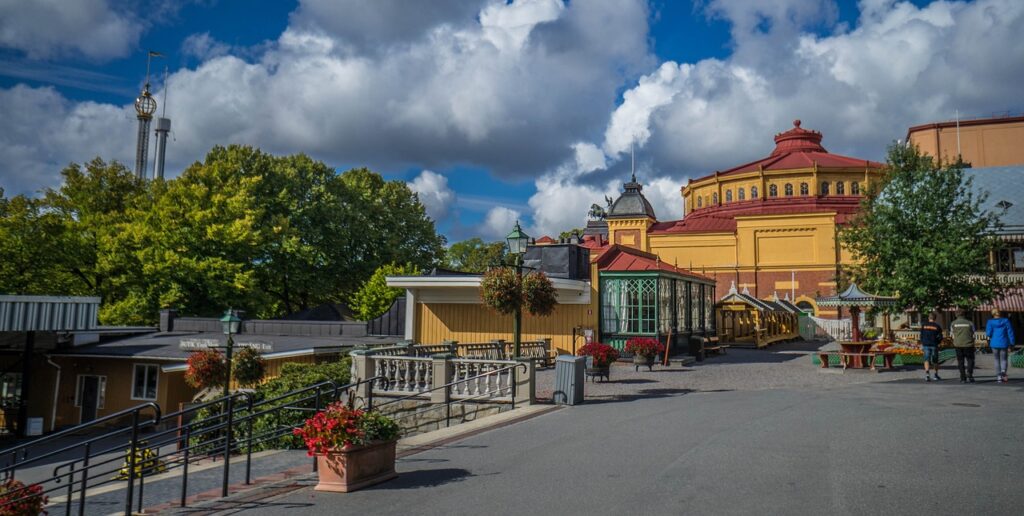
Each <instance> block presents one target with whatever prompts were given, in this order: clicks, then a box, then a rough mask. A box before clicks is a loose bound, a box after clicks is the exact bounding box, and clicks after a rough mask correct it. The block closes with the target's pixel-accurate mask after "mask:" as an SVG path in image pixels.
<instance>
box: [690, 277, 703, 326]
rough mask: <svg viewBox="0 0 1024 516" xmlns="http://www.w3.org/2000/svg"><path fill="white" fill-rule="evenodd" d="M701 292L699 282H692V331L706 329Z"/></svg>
mask: <svg viewBox="0 0 1024 516" xmlns="http://www.w3.org/2000/svg"><path fill="white" fill-rule="evenodd" d="M702 295H703V294H702V293H701V289H700V284H699V283H690V329H691V330H692V331H700V330H703V329H704V323H703V322H702V321H701V307H700V302H701V296H702Z"/></svg>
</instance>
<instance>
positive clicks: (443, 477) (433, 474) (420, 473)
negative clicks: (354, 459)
mask: <svg viewBox="0 0 1024 516" xmlns="http://www.w3.org/2000/svg"><path fill="white" fill-rule="evenodd" d="M495 474H497V473H495ZM471 476H474V475H473V474H472V473H470V472H469V470H468V469H462V468H441V469H421V470H416V471H409V472H407V473H400V474H399V475H398V478H396V479H394V480H391V481H389V482H384V483H383V484H377V485H375V486H372V487H368V488H366V490H367V491H379V490H388V489H420V488H424V487H438V486H443V485H445V484H450V483H452V482H461V481H462V480H465V479H467V478H469V477H471Z"/></svg>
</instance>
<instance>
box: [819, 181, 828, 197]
mask: <svg viewBox="0 0 1024 516" xmlns="http://www.w3.org/2000/svg"><path fill="white" fill-rule="evenodd" d="M821 195H828V181H822V182H821Z"/></svg>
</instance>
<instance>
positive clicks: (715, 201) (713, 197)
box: [711, 192, 718, 204]
mask: <svg viewBox="0 0 1024 516" xmlns="http://www.w3.org/2000/svg"><path fill="white" fill-rule="evenodd" d="M711 204H718V192H714V193H712V194H711Z"/></svg>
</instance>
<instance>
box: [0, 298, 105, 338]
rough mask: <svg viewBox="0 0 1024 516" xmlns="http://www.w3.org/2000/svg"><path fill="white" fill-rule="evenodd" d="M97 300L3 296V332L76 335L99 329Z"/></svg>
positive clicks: (0, 309) (0, 322)
mask: <svg viewBox="0 0 1024 516" xmlns="http://www.w3.org/2000/svg"><path fill="white" fill-rule="evenodd" d="M99 309H100V298H98V297H66V296H0V331H18V332H20V331H75V330H90V329H93V328H96V327H97V326H99V324H97V319H96V317H97V312H99Z"/></svg>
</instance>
